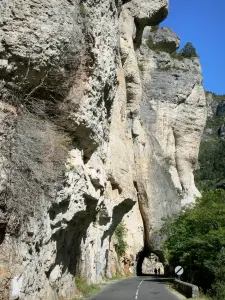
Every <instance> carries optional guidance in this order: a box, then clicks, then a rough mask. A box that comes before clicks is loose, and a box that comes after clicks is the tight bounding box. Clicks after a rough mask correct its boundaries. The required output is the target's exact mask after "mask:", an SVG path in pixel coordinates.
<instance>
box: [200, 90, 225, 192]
mask: <svg viewBox="0 0 225 300" xmlns="http://www.w3.org/2000/svg"><path fill="white" fill-rule="evenodd" d="M208 93H209V92H206V96H207V94H208ZM211 94H212V96H213V103H215V105H217V104H219V103H220V102H221V101H222V100H224V99H225V95H216V94H213V93H211ZM224 123H225V115H222V116H217V115H213V116H212V117H211V118H208V120H207V122H206V130H205V132H204V134H203V141H202V142H201V144H200V150H199V166H200V168H199V169H198V170H196V172H195V181H196V185H197V187H198V189H199V190H201V191H209V190H211V189H213V188H215V187H216V185H218V184H220V183H222V182H224V180H225V168H224V165H225V158H224V152H225V140H224V139H223V138H221V137H219V136H218V129H219V127H220V126H221V125H222V124H224ZM207 130H211V132H207Z"/></svg>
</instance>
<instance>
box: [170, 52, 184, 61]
mask: <svg viewBox="0 0 225 300" xmlns="http://www.w3.org/2000/svg"><path fill="white" fill-rule="evenodd" d="M170 57H171V58H174V59H178V60H184V56H183V55H182V54H181V52H173V53H170Z"/></svg>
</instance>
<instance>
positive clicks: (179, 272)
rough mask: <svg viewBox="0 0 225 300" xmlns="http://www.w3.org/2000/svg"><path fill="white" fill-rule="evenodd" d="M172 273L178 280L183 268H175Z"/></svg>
mask: <svg viewBox="0 0 225 300" xmlns="http://www.w3.org/2000/svg"><path fill="white" fill-rule="evenodd" d="M174 271H175V274H176V275H177V276H178V279H179V280H180V276H181V275H182V274H183V273H184V269H183V267H181V266H177V267H176V268H175V270H174Z"/></svg>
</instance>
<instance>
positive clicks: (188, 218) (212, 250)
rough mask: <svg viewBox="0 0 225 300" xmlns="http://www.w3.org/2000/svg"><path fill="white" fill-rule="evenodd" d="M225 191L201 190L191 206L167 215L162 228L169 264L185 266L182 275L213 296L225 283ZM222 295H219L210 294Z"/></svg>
mask: <svg viewBox="0 0 225 300" xmlns="http://www.w3.org/2000/svg"><path fill="white" fill-rule="evenodd" d="M224 216H225V191H223V190H216V191H210V192H207V193H205V194H203V197H202V199H201V200H198V202H197V204H196V206H195V207H194V208H189V209H187V210H185V211H183V212H181V214H180V215H178V216H176V217H173V218H172V219H169V220H168V221H167V222H166V223H165V225H164V227H163V229H162V232H163V234H166V236H167V240H166V242H165V243H164V246H163V248H164V251H165V255H166V257H167V260H168V261H169V264H170V265H171V266H172V267H175V266H176V265H179V264H180V265H182V266H183V267H184V270H185V272H184V276H183V279H184V280H187V281H190V282H193V283H195V284H197V285H199V286H200V287H201V288H203V290H204V291H209V290H210V288H212V290H211V293H213V297H214V296H215V295H216V293H219V291H220V290H221V287H222V285H223V286H225V276H222V277H221V276H220V275H219V274H221V273H223V272H224V264H222V263H221V262H222V261H224V259H225V252H223V251H224V250H223V249H224V248H223V247H225V218H224ZM213 299H221V298H215V297H214V298H213Z"/></svg>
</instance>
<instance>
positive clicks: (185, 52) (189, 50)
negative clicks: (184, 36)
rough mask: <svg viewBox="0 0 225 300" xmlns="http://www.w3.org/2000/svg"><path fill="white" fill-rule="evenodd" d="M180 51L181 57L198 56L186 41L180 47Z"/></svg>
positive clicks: (191, 45)
mask: <svg viewBox="0 0 225 300" xmlns="http://www.w3.org/2000/svg"><path fill="white" fill-rule="evenodd" d="M180 53H181V54H182V56H183V57H187V58H191V57H198V55H197V53H196V49H195V47H194V46H193V44H192V43H191V42H188V43H187V44H186V45H185V46H184V48H183V49H181V51H180Z"/></svg>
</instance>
